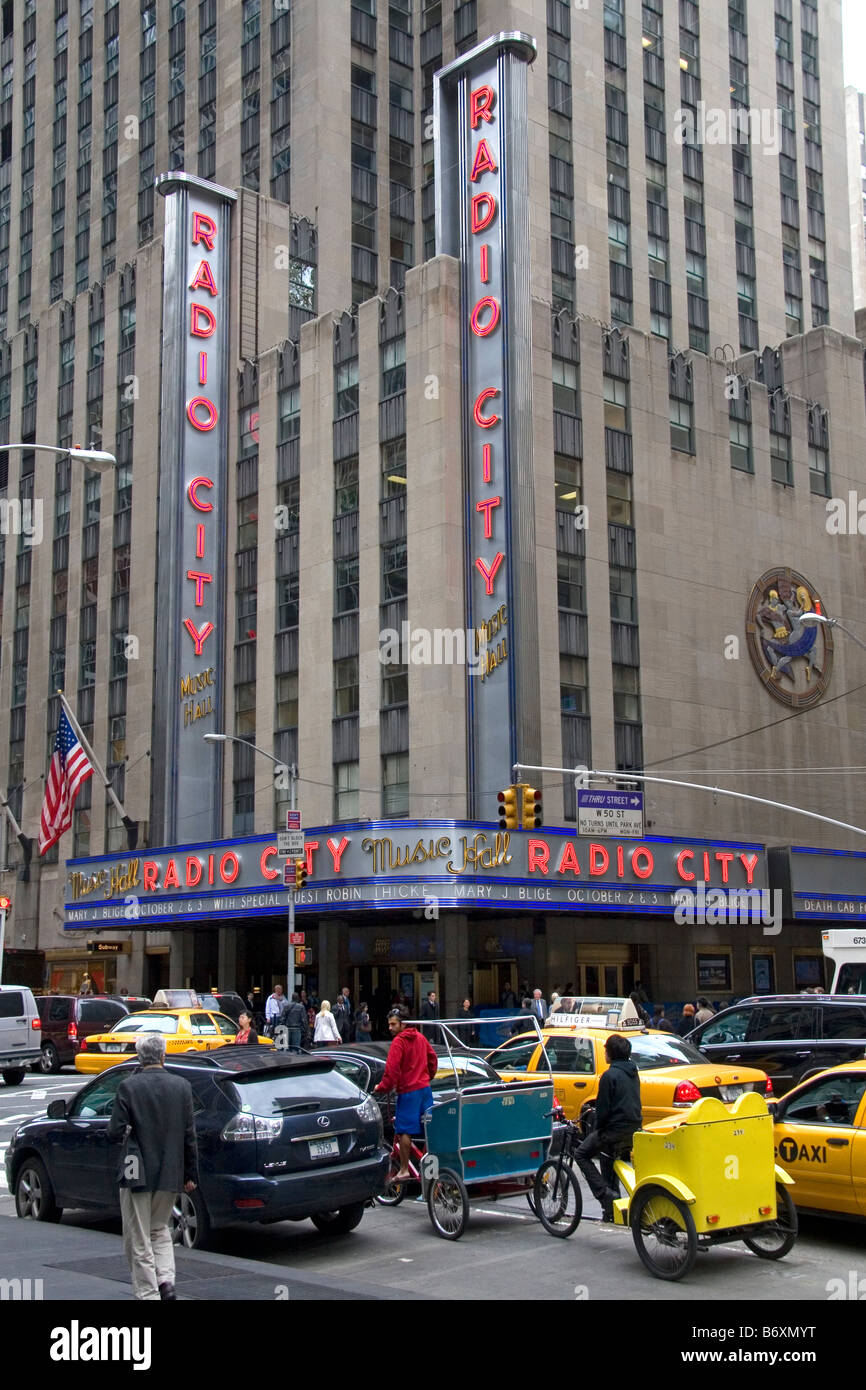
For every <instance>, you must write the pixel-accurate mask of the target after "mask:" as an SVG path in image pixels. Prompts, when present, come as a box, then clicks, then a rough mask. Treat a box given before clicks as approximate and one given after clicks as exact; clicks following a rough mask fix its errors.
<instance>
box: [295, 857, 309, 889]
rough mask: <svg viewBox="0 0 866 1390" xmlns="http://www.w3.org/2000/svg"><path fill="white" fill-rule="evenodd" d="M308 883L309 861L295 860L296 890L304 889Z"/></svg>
mask: <svg viewBox="0 0 866 1390" xmlns="http://www.w3.org/2000/svg"><path fill="white" fill-rule="evenodd" d="M306 882H307V861H306V860H305V859H296V860H295V889H296V890H297V889H298V888H303V887H304V886H305V884H306Z"/></svg>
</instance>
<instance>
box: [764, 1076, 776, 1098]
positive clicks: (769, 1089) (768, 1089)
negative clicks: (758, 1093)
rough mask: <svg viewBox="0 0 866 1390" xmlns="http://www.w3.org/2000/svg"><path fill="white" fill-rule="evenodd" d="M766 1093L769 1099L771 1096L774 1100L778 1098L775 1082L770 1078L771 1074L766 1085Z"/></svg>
mask: <svg viewBox="0 0 866 1390" xmlns="http://www.w3.org/2000/svg"><path fill="white" fill-rule="evenodd" d="M764 1095H765V1096H766V1097H767V1099H768V1100H769V1098H770V1097H771V1096H772V1097H773V1099H774V1100H775V1099H776V1097H775V1094H774V1092H773V1083H772V1081H771V1080H770V1078H769V1076H768V1077H767V1081H766V1085H765V1086H764Z"/></svg>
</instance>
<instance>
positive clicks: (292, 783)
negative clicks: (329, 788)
mask: <svg viewBox="0 0 866 1390" xmlns="http://www.w3.org/2000/svg"><path fill="white" fill-rule="evenodd" d="M202 738H203V739H204V741H205V743H242V744H243V745H244V746H245V747H247V748H252V750H253V752H254V753H261V755H262V757H263V758H270V760H271V762H272V763H275V764H276V766H277V767H285V768H286V770H287V772H288V774H289V808H290V810H292V811H294V810H295V791H296V788H297V785H298V769H297V767H296V766H295V764H294V763H291V764H290V765H289V766H287V765H286V764H285V763H284V762H283V761H282V760H281V759H280V758H278V757H276V756H275V755H274V754H273V753H269V752H268V751H267V749H266V748H258V747H257V746H256V744H255V743H251V742H250V740H249V739H248V738H241V737H240V736H239V735H238V734H202ZM294 930H295V894H294V889H292V888H290V889H289V946H288V952H287V956H286V990H287V993H288V986H289V981H290V980H291V979H292V976H293V973H294V972H293V970H292V966H293V965H294V958H293V955H292V952H293V950H294V947H293V946H292V934H293V932H294Z"/></svg>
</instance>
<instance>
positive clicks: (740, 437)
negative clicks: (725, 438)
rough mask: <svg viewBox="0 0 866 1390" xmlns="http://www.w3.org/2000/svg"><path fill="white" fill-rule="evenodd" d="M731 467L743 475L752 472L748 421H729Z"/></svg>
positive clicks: (750, 427) (750, 437) (750, 432)
mask: <svg viewBox="0 0 866 1390" xmlns="http://www.w3.org/2000/svg"><path fill="white" fill-rule="evenodd" d="M730 433H731V467H732V468H739V469H740V470H741V472H743V473H752V472H754V469H753V466H752V426H751V423H750V421H748V420H731V421H730Z"/></svg>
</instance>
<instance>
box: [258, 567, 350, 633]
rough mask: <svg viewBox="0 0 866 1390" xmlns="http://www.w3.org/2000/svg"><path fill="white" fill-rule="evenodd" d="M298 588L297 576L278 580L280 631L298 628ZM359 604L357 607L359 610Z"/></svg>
mask: <svg viewBox="0 0 866 1390" xmlns="http://www.w3.org/2000/svg"><path fill="white" fill-rule="evenodd" d="M298 586H299V580H298V576H297V575H296V574H290V575H285V576H284V577H283V578H281V579H278V580H277V623H278V631H279V632H285V631H286V629H287V628H290V627H297V626H298ZM357 606H358V605H357V602H356V604H355V607H356V608H357Z"/></svg>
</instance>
